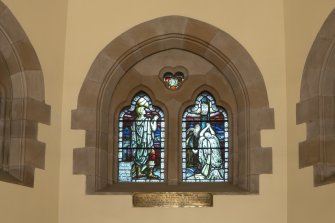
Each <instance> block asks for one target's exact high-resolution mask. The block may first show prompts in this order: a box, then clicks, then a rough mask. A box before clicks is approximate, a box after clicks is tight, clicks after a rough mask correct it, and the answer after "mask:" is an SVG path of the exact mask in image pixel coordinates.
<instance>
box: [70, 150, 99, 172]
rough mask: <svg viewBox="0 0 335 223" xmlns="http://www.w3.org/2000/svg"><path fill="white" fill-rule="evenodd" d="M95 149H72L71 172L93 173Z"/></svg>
mask: <svg viewBox="0 0 335 223" xmlns="http://www.w3.org/2000/svg"><path fill="white" fill-rule="evenodd" d="M96 154H97V149H96V148H94V147H85V148H77V149H74V151H73V174H85V175H89V176H93V175H95V171H96V169H95V160H96Z"/></svg>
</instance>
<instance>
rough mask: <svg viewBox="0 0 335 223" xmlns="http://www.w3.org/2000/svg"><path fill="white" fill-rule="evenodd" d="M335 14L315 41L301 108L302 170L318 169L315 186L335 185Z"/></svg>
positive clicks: (303, 79) (305, 77) (302, 93)
mask: <svg viewBox="0 0 335 223" xmlns="http://www.w3.org/2000/svg"><path fill="white" fill-rule="evenodd" d="M334 27H335V10H333V11H332V12H331V13H330V15H329V16H328V18H327V19H326V21H325V22H324V24H323V26H322V27H321V29H320V31H319V33H318V34H317V36H316V39H315V40H314V43H313V45H312V47H311V49H310V52H309V54H308V57H307V59H306V63H305V67H304V71H303V75H302V80H301V88H300V102H299V103H298V104H297V115H296V116H297V124H301V123H306V124H307V125H306V126H307V137H306V140H305V141H303V142H301V143H300V144H299V167H300V168H303V167H307V166H313V167H314V185H316V186H318V185H323V184H327V183H333V182H335V153H334V151H335V150H334V148H335V138H334V136H335V129H334V126H335V118H334V115H335V113H334V111H335V103H334V102H335V100H334V97H335V93H334V92H335V91H334V89H335V79H334V78H335V75H334V69H335V54H334V52H335V51H334V49H335V45H334V43H335V29H334Z"/></svg>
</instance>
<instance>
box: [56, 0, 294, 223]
mask: <svg viewBox="0 0 335 223" xmlns="http://www.w3.org/2000/svg"><path fill="white" fill-rule="evenodd" d="M164 15H183V16H188V17H191V18H195V19H199V20H202V21H205V22H208V23H210V24H212V25H214V26H217V27H219V28H220V29H222V30H224V31H226V32H228V33H229V34H231V35H232V36H233V37H234V38H236V39H237V40H238V41H239V42H240V43H241V44H242V45H243V46H244V47H245V48H246V49H247V50H248V52H249V53H250V54H251V55H252V57H253V58H254V60H255V62H256V64H258V66H259V68H260V70H261V72H262V74H263V76H264V79H265V83H266V85H267V90H268V95H269V101H270V107H273V108H274V109H275V114H276V116H275V122H276V129H275V130H267V131H263V132H262V144H263V146H264V147H266V146H272V147H273V174H272V175H262V177H261V185H260V191H261V194H260V195H243V196H242V195H235V196H215V198H214V207H213V208H204V209H169V208H167V209H161V208H157V209H141V208H132V204H131V196H130V195H114V196H111V195H110V196H92V195H90V196H87V195H85V177H84V176H74V175H72V163H73V162H72V148H77V147H83V146H84V132H83V131H79V130H70V123H71V113H70V111H71V110H72V109H75V108H76V107H77V104H76V103H77V97H78V93H79V90H80V87H81V85H82V83H83V81H84V78H85V76H86V74H87V72H88V70H89V68H90V65H91V64H92V62H93V60H94V59H95V57H96V56H97V54H98V53H99V52H100V50H102V49H103V48H104V47H105V46H106V45H107V44H108V43H109V42H110V41H111V40H113V39H114V38H115V37H117V36H118V35H120V34H121V33H122V32H125V31H126V30H128V29H129V28H131V27H133V26H134V25H136V24H139V23H141V22H144V21H147V20H150V19H153V18H156V17H160V16H164ZM283 15H284V12H283V2H282V0H272V1H268V0H254V1H250V0H234V1H232V0H207V1H200V0H199V1H196V0H183V1H180V0H179V1H178V0H169V1H166V0H142V1H135V0H133V1H131V0H123V1H110V0H99V1H88V0H70V1H69V5H68V19H67V38H66V54H65V55H66V56H65V73H64V85H63V107H62V125H61V128H62V131H61V132H62V140H61V166H60V194H59V197H60V203H59V222H61V223H75V222H80V223H88V222H89V223H92V222H99V223H105V222H106V223H107V222H108V223H109V222H123V223H133V222H146V223H151V222H157V221H159V222H161V223H166V222H193V223H200V222H201V223H203V222H207V221H214V220H217V219H221V220H220V221H225V222H232V223H242V222H250V223H256V222H257V223H268V222H271V223H285V222H287V202H286V192H287V182H286V174H287V170H286V166H287V161H286V143H287V142H286V138H287V135H286V128H287V120H286V109H287V108H286V76H285V52H284V17H283Z"/></svg>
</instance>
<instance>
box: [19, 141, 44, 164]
mask: <svg viewBox="0 0 335 223" xmlns="http://www.w3.org/2000/svg"><path fill="white" fill-rule="evenodd" d="M24 154H25V165H26V166H31V167H37V168H40V169H44V166H45V160H44V157H45V144H44V143H42V142H39V141H37V140H32V139H26V140H25V153H24Z"/></svg>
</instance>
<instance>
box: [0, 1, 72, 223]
mask: <svg viewBox="0 0 335 223" xmlns="http://www.w3.org/2000/svg"><path fill="white" fill-rule="evenodd" d="M3 2H4V3H5V4H6V5H7V6H8V8H9V9H10V10H11V11H12V13H13V14H14V16H15V17H16V18H17V20H18V21H19V23H20V24H21V26H22V27H23V29H24V30H25V32H26V34H27V36H28V38H29V39H30V41H31V43H32V45H33V47H34V48H35V51H36V53H37V56H38V58H39V60H40V63H41V66H42V70H43V73H44V84H45V89H46V91H45V101H46V103H47V104H49V105H51V106H52V111H51V125H50V126H47V125H43V124H39V126H38V128H39V133H38V139H39V140H40V141H42V142H45V143H46V157H45V170H41V169H36V170H35V186H34V188H30V187H24V186H18V185H14V184H9V183H4V182H0V222H4V223H18V222H27V223H36V222H48V223H57V222H58V199H59V197H58V190H59V161H60V124H61V121H60V120H61V106H62V105H61V94H62V77H63V62H64V48H65V46H64V44H65V20H66V6H67V3H66V1H65V0H57V1H54V0H33V1H22V0H4V1H3Z"/></svg>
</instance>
